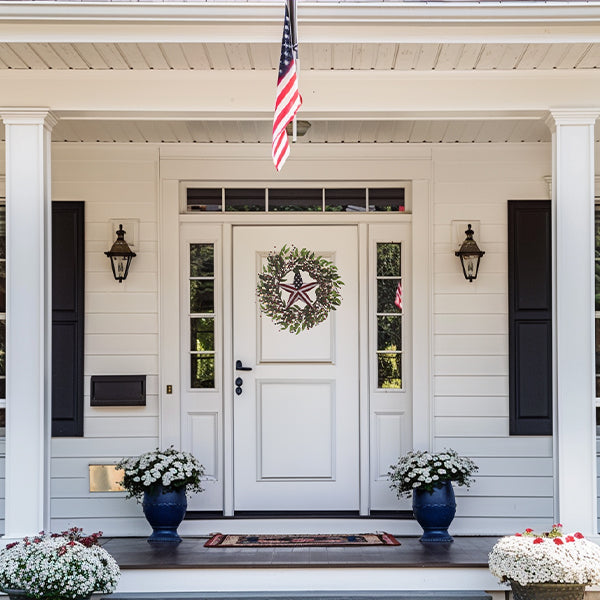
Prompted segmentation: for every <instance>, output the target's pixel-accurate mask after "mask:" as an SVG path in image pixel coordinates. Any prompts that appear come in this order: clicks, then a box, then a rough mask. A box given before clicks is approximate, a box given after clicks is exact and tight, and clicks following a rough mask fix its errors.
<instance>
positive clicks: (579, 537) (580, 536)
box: [573, 531, 583, 540]
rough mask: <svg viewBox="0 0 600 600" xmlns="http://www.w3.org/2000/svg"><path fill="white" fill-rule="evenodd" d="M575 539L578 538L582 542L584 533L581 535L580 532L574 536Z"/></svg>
mask: <svg viewBox="0 0 600 600" xmlns="http://www.w3.org/2000/svg"><path fill="white" fill-rule="evenodd" d="M573 535H574V537H576V538H577V539H578V540H582V539H583V533H579V531H578V532H577V533H574V534H573Z"/></svg>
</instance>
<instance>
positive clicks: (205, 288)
mask: <svg viewBox="0 0 600 600" xmlns="http://www.w3.org/2000/svg"><path fill="white" fill-rule="evenodd" d="M214 287H215V284H214V281H205V280H192V281H190V312H191V313H212V312H214V311H215V302H214Z"/></svg>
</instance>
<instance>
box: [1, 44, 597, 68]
mask: <svg viewBox="0 0 600 600" xmlns="http://www.w3.org/2000/svg"><path fill="white" fill-rule="evenodd" d="M279 52H280V46H279V44H277V43H273V44H268V43H253V44H246V43H183V44H175V43H162V44H160V43H24V42H19V43H6V42H5V43H0V69H42V70H43V69H59V70H60V69H62V70H68V69H83V70H86V69H116V70H129V69H140V70H148V69H167V70H168V69H176V70H192V69H199V70H213V69H214V70H238V69H240V70H252V69H256V70H269V69H275V68H276V66H277V65H278V62H279ZM300 60H301V66H302V69H316V70H330V69H341V70H371V69H373V70H400V71H410V70H417V71H430V70H434V71H452V70H466V71H470V70H494V69H495V70H527V69H542V70H551V69H596V68H600V44H598V43H555V44H543V43H536V44H525V43H511V44H474V43H469V44H457V43H453V44H417V43H415V44H393V43H385V44H342V43H340V44H316V43H304V44H301V47H300Z"/></svg>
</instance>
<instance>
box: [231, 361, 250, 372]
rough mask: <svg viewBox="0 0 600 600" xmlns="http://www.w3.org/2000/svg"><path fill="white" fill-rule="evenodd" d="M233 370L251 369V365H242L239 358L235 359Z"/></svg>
mask: <svg viewBox="0 0 600 600" xmlns="http://www.w3.org/2000/svg"><path fill="white" fill-rule="evenodd" d="M235 370H236V371H252V367H244V365H242V361H241V360H236V361H235Z"/></svg>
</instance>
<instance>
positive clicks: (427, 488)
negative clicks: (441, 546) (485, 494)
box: [388, 449, 478, 542]
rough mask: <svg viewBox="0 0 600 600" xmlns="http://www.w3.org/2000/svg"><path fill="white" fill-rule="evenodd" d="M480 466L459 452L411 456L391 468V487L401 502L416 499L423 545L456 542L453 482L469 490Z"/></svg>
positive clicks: (415, 512) (404, 457)
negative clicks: (452, 525)
mask: <svg viewBox="0 0 600 600" xmlns="http://www.w3.org/2000/svg"><path fill="white" fill-rule="evenodd" d="M477 470H478V467H477V465H476V464H475V463H474V462H473V461H472V460H471V459H470V458H468V457H466V456H459V455H458V453H457V452H456V451H455V450H451V449H445V450H443V451H442V452H437V453H434V452H427V451H423V450H415V451H412V452H407V453H406V454H404V455H403V456H401V457H400V458H399V459H398V462H397V463H396V464H394V465H391V466H390V470H389V472H388V476H389V478H390V487H391V488H392V489H393V490H395V491H396V493H397V495H398V497H399V498H401V497H402V496H410V495H411V494H412V497H413V503H412V504H413V515H414V516H415V519H417V521H418V523H419V525H421V527H422V528H423V536H422V537H421V541H422V542H452V541H454V540H453V539H452V536H451V535H450V534H449V533H448V527H449V526H450V523H452V519H454V515H455V513H456V500H455V498H454V490H453V488H452V482H453V481H454V482H456V484H457V485H465V486H467V487H469V486H470V485H471V483H472V481H473V478H472V475H473V473H475V472H476V471H477Z"/></svg>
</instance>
